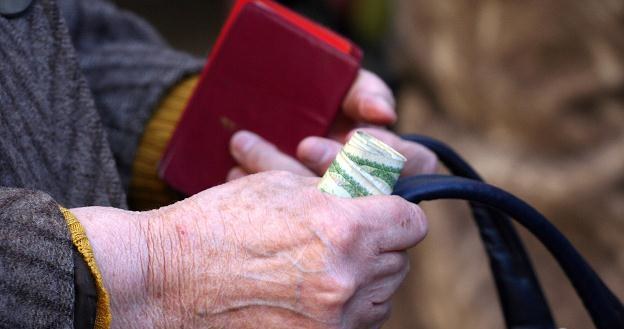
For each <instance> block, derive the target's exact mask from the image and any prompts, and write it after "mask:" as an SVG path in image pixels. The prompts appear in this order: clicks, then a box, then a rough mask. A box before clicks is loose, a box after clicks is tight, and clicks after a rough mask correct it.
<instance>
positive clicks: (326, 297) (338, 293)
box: [319, 277, 357, 311]
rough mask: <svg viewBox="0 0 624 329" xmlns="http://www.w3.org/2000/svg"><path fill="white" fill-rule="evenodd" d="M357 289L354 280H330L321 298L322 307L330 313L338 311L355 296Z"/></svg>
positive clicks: (327, 281)
mask: <svg viewBox="0 0 624 329" xmlns="http://www.w3.org/2000/svg"><path fill="white" fill-rule="evenodd" d="M356 288H357V285H356V282H355V279H354V278H351V277H348V278H330V279H328V280H326V285H325V289H324V291H323V292H322V293H321V297H320V298H319V300H320V302H321V305H323V306H324V307H325V308H327V309H328V310H330V311H338V310H340V309H342V308H343V307H344V306H345V305H346V304H347V302H348V301H349V300H350V299H351V297H352V296H353V295H354V294H355V291H356Z"/></svg>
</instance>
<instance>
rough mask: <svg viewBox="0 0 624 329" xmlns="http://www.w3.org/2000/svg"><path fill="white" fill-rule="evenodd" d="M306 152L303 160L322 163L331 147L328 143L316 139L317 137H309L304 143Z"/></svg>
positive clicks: (309, 162)
mask: <svg viewBox="0 0 624 329" xmlns="http://www.w3.org/2000/svg"><path fill="white" fill-rule="evenodd" d="M302 146H303V148H304V150H305V152H304V153H303V154H302V157H303V159H301V160H303V161H305V162H307V163H308V164H316V163H321V162H323V160H324V159H325V157H326V156H327V152H328V151H329V148H328V147H327V145H326V144H325V143H324V142H322V141H320V140H318V139H316V138H308V139H306V140H305V141H304V145H302Z"/></svg>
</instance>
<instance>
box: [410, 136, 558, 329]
mask: <svg viewBox="0 0 624 329" xmlns="http://www.w3.org/2000/svg"><path fill="white" fill-rule="evenodd" d="M403 138H404V139H406V140H409V141H412V142H416V143H419V144H422V145H423V146H425V147H427V148H428V149H430V150H431V151H432V152H434V153H435V154H436V156H437V157H438V159H439V161H440V162H441V163H443V164H444V165H445V166H446V167H447V168H448V170H449V171H450V172H451V173H452V174H453V175H455V176H459V177H465V178H470V179H473V180H477V181H483V179H482V178H481V176H479V174H478V173H477V172H476V171H475V170H474V169H473V168H472V167H471V166H470V165H469V164H468V163H467V162H466V161H465V160H464V159H463V158H462V157H461V156H459V155H458V154H457V153H456V152H455V151H453V150H452V149H451V148H450V147H449V146H447V145H446V144H444V143H442V142H440V141H438V140H435V139H433V138H430V137H427V136H421V135H405V136H403ZM469 205H470V209H471V211H472V215H473V218H474V220H475V222H476V224H477V228H478V229H479V234H480V236H481V241H482V242H483V245H484V247H485V251H486V254H487V256H488V260H489V264H490V270H491V272H492V276H493V278H494V282H495V284H496V288H497V289H496V290H497V292H498V299H499V301H500V305H501V307H502V310H503V317H504V319H505V324H506V327H507V328H533V329H538V328H554V327H555V321H554V319H553V316H552V314H551V311H550V308H549V306H548V303H547V301H546V298H545V297H544V293H543V291H542V288H541V286H540V284H539V281H538V279H537V276H536V274H535V271H534V270H533V266H532V265H531V261H530V259H529V257H528V256H527V253H526V250H525V248H524V245H523V244H522V241H521V240H520V237H519V236H518V233H517V232H516V230H515V228H514V227H513V225H512V223H511V220H509V218H507V216H505V214H503V213H501V212H499V211H497V210H496V209H493V208H489V207H487V206H485V205H483V204H479V203H476V202H470V203H469Z"/></svg>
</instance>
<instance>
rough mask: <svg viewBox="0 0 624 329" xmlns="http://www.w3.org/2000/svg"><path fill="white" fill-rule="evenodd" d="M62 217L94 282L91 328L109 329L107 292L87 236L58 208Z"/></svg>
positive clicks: (66, 213)
mask: <svg viewBox="0 0 624 329" xmlns="http://www.w3.org/2000/svg"><path fill="white" fill-rule="evenodd" d="M60 210H61V213H62V214H63V217H65V221H66V222H67V227H69V232H70V234H71V239H72V242H73V244H74V246H75V247H76V249H78V252H80V255H82V258H83V259H84V261H85V263H86V264H87V267H88V268H89V271H90V272H91V275H92V277H93V279H94V281H95V288H96V291H97V303H96V313H95V324H94V326H93V328H94V329H108V328H110V324H111V320H112V315H111V310H110V300H109V298H108V292H106V289H105V288H104V281H103V280H102V274H101V273H100V270H99V269H98V267H97V264H96V263H95V256H94V255H93V249H92V248H91V244H90V243H89V239H88V238H87V234H86V233H85V229H84V227H83V226H82V224H80V222H79V221H78V219H77V218H76V216H74V214H72V213H71V212H70V211H69V210H68V209H65V208H63V207H61V208H60Z"/></svg>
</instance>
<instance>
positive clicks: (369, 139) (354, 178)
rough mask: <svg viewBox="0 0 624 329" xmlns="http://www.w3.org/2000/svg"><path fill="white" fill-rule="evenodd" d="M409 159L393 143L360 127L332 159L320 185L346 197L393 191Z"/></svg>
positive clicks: (323, 188)
mask: <svg viewBox="0 0 624 329" xmlns="http://www.w3.org/2000/svg"><path fill="white" fill-rule="evenodd" d="M406 160H407V159H405V157H404V156H403V155H402V154H401V153H399V152H397V151H396V150H394V149H393V148H392V147H390V146H388V145H387V144H385V143H383V142H382V141H380V140H379V139H377V138H375V137H373V136H371V135H369V134H367V133H365V132H363V131H360V130H358V131H356V132H355V133H354V134H353V136H352V137H351V139H350V140H349V142H347V144H345V146H344V147H343V148H342V150H340V153H338V155H337V156H336V159H335V160H334V161H333V162H332V163H331V165H330V166H329V168H328V169H327V171H326V172H325V175H323V178H321V181H320V183H319V184H318V188H319V190H321V191H323V192H325V193H328V194H331V195H335V196H338V197H343V198H357V197H362V196H369V195H390V194H391V193H392V190H393V189H394V185H395V184H396V182H397V180H398V179H399V176H400V175H401V170H403V166H404V165H405V161H406Z"/></svg>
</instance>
